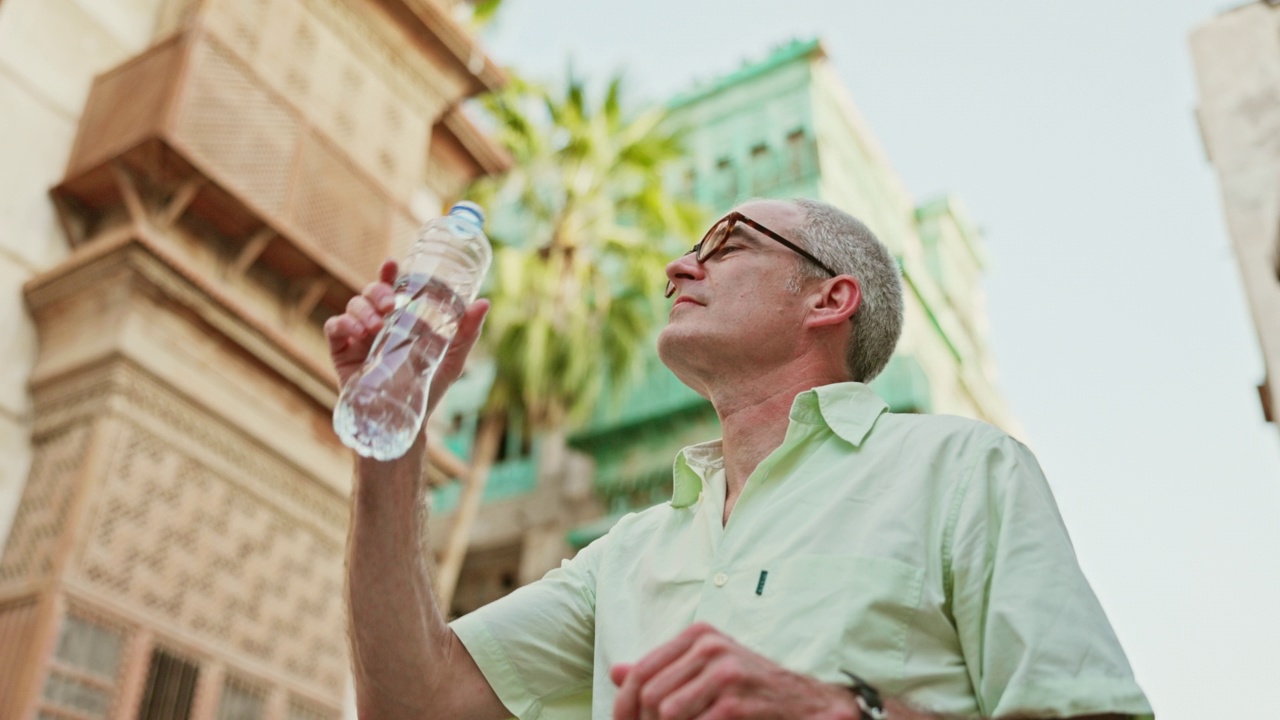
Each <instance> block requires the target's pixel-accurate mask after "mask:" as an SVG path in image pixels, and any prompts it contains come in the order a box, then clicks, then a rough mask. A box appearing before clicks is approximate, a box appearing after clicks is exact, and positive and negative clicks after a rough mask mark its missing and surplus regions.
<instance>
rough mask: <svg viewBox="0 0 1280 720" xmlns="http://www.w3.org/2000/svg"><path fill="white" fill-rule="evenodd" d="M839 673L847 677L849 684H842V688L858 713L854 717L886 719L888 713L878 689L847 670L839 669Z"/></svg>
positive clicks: (875, 719) (860, 719)
mask: <svg viewBox="0 0 1280 720" xmlns="http://www.w3.org/2000/svg"><path fill="white" fill-rule="evenodd" d="M840 673H841V674H842V675H844V676H845V677H847V678H849V684H848V685H845V686H843V689H844V690H845V692H846V693H847V694H848V696H849V698H850V700H851V701H852V702H853V704H854V706H855V707H856V708H857V711H858V714H857V715H856V716H855V717H857V718H858V720H888V717H889V715H888V713H887V712H886V711H885V705H884V698H882V697H881V696H880V691H878V690H876V689H875V688H874V687H872V685H871V684H870V683H868V682H867V681H866V680H863V679H862V678H860V677H858V676H857V675H854V674H853V673H851V672H849V671H847V670H841V671H840Z"/></svg>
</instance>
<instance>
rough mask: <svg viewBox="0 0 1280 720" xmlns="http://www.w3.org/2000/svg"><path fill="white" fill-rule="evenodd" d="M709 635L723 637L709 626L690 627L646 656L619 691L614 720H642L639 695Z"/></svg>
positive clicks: (632, 670)
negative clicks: (651, 680) (647, 685)
mask: <svg viewBox="0 0 1280 720" xmlns="http://www.w3.org/2000/svg"><path fill="white" fill-rule="evenodd" d="M709 634H714V635H719V634H720V633H719V631H718V630H716V629H715V628H713V627H711V626H710V625H708V624H706V623H697V624H694V625H691V626H690V627H689V628H687V629H686V630H685V631H684V632H682V633H680V634H679V635H677V636H676V637H675V639H673V640H671V641H670V642H667V643H666V644H664V645H661V646H659V647H658V648H656V649H654V650H653V651H652V652H650V653H649V654H648V655H646V656H644V658H642V659H641V660H640V662H638V663H636V664H635V665H634V666H633V667H632V668H631V669H630V670H629V671H628V672H626V673H625V678H624V679H623V682H622V684H621V685H620V686H619V687H618V697H617V698H616V699H615V700H614V702H613V716H614V718H615V720H638V718H640V717H641V715H640V709H641V697H640V692H641V689H642V688H643V687H644V686H645V685H646V684H647V683H648V682H649V680H650V678H652V677H653V676H654V675H656V674H657V673H658V672H660V671H661V670H663V669H664V668H666V667H667V666H668V665H671V664H672V663H674V662H675V661H676V660H678V659H679V658H680V657H681V656H683V655H684V654H685V653H686V652H688V650H689V649H690V648H691V647H693V644H694V643H695V642H697V641H698V639H699V638H701V637H703V636H705V635H709Z"/></svg>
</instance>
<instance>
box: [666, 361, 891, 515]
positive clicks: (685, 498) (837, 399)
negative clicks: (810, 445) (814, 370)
mask: <svg viewBox="0 0 1280 720" xmlns="http://www.w3.org/2000/svg"><path fill="white" fill-rule="evenodd" d="M888 409H889V406H888V405H887V404H885V401H884V400H881V399H880V396H878V395H876V394H875V392H873V391H872V390H871V388H869V387H867V386H866V385H864V384H863V383H856V382H845V383H835V384H833V385H823V386H821V387H816V388H813V389H812V390H805V391H804V392H802V393H800V394H799V395H796V399H795V400H794V401H792V403H791V415H790V417H791V421H792V422H793V423H796V422H802V423H808V424H818V423H821V424H823V425H826V426H827V427H829V428H831V431H832V432H833V433H835V434H836V436H837V437H839V438H840V439H842V440H844V441H845V442H847V443H849V444H850V445H852V446H854V447H858V446H860V445H862V441H863V440H865V439H866V437H867V435H868V434H869V433H870V432H871V428H872V426H874V425H875V424H876V420H879V419H880V416H881V415H882V414H884V412H885V411H887V410H888ZM721 467H724V446H723V444H722V443H721V441H719V440H712V441H710V442H704V443H699V444H697V445H690V446H689V447H687V448H685V449H683V450H681V451H680V453H679V454H678V455H676V460H675V464H674V466H673V467H672V493H671V506H672V507H676V508H684V507H689V506H690V505H693V504H694V503H696V502H697V501H698V496H699V495H700V494H701V493H702V478H703V476H704V475H705V474H706V473H707V472H708V471H710V470H714V469H716V468H721Z"/></svg>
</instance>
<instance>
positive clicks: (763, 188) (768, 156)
mask: <svg viewBox="0 0 1280 720" xmlns="http://www.w3.org/2000/svg"><path fill="white" fill-rule="evenodd" d="M777 185H778V166H777V162H776V160H775V159H774V155H773V152H772V151H771V150H770V149H769V146H768V145H766V144H764V143H760V144H759V145H756V146H755V147H753V148H751V194H752V195H765V194H768V193H769V192H770V191H772V190H774V189H775V188H776V187H777Z"/></svg>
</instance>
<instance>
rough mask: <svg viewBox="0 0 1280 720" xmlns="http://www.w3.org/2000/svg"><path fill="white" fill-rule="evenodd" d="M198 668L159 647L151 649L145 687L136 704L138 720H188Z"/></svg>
mask: <svg viewBox="0 0 1280 720" xmlns="http://www.w3.org/2000/svg"><path fill="white" fill-rule="evenodd" d="M199 672H200V671H199V668H198V667H196V665H195V663H190V662H187V661H186V660H183V659H181V658H179V657H176V656H174V655H170V654H169V653H167V652H165V651H164V650H161V649H159V648H157V649H155V650H153V651H152V652H151V666H150V668H149V669H148V670H147V689H146V691H144V692H143V693H142V702H141V703H140V704H139V705H138V720H187V718H189V717H191V699H192V697H194V696H195V692H196V677H197V676H198V675H199Z"/></svg>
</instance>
